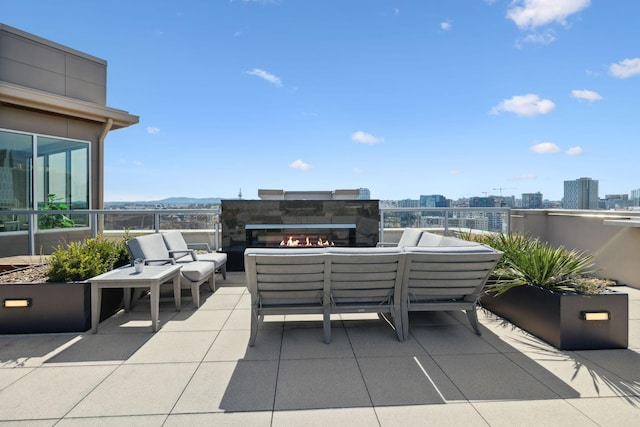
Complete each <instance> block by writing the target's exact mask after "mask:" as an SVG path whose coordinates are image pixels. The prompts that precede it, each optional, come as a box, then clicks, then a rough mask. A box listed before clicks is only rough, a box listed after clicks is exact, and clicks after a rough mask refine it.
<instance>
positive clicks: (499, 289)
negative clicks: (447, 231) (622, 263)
mask: <svg viewBox="0 0 640 427" xmlns="http://www.w3.org/2000/svg"><path fill="white" fill-rule="evenodd" d="M464 238H466V239H468V240H474V241H477V242H480V243H484V244H486V245H489V246H491V247H492V248H494V249H497V250H499V251H502V252H503V253H504V255H503V256H502V259H501V260H500V262H499V263H498V264H497V265H496V268H495V270H494V272H493V275H492V278H491V281H490V283H489V284H488V285H487V288H486V289H487V291H488V292H492V293H496V294H498V295H499V294H502V293H504V292H506V291H508V290H509V289H511V288H512V287H514V286H521V285H533V286H539V287H541V288H545V289H549V290H551V291H555V292H571V293H594V292H596V293H597V292H598V291H599V290H600V289H602V288H604V286H598V285H597V284H596V283H595V282H603V283H604V284H605V285H607V284H610V281H604V280H601V279H596V278H592V277H589V276H590V275H592V274H593V273H594V271H595V270H594V264H593V255H590V254H587V253H585V252H580V251H576V250H572V251H570V250H567V249H565V248H564V247H558V248H556V247H553V246H551V245H549V244H548V243H545V242H542V241H540V240H539V239H536V238H532V237H528V236H524V235H519V234H484V235H473V236H471V235H467V236H464ZM587 278H589V280H587Z"/></svg>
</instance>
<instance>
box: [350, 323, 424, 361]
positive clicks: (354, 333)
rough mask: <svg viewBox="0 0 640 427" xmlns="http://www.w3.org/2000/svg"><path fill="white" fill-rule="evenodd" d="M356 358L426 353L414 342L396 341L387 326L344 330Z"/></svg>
mask: <svg viewBox="0 0 640 427" xmlns="http://www.w3.org/2000/svg"><path fill="white" fill-rule="evenodd" d="M346 331H347V335H348V337H349V341H350V342H351V346H352V347H353V352H354V353H355V355H356V357H375V356H416V355H424V354H426V352H425V351H424V349H423V348H422V347H420V344H418V342H417V341H416V340H407V341H398V336H397V335H396V331H394V330H393V329H392V328H391V326H389V325H386V324H385V325H380V326H379V327H375V328H372V327H369V328H348V329H346Z"/></svg>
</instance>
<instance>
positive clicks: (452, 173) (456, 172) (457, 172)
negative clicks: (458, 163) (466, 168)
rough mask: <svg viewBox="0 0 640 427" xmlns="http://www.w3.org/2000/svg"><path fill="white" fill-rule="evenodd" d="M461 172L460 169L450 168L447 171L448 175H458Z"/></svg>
mask: <svg viewBox="0 0 640 427" xmlns="http://www.w3.org/2000/svg"><path fill="white" fill-rule="evenodd" d="M461 173H462V170H460V169H451V170H450V171H449V175H453V176H456V175H460V174H461Z"/></svg>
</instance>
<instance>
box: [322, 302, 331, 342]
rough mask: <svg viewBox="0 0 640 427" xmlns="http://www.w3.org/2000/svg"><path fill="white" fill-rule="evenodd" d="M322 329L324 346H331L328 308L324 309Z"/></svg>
mask: <svg viewBox="0 0 640 427" xmlns="http://www.w3.org/2000/svg"><path fill="white" fill-rule="evenodd" d="M322 328H323V330H324V342H325V343H326V344H331V312H330V310H329V306H326V307H325V308H324V313H323V316H322Z"/></svg>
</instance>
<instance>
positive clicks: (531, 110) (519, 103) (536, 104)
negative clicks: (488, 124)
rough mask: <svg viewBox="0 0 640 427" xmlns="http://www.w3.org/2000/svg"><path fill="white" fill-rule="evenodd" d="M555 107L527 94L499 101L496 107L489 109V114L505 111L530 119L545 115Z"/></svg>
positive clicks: (546, 100) (550, 102)
mask: <svg viewBox="0 0 640 427" xmlns="http://www.w3.org/2000/svg"><path fill="white" fill-rule="evenodd" d="M555 107H556V104H554V103H553V102H552V101H550V100H548V99H540V97H539V96H538V95H534V94H527V95H522V96H513V97H511V98H510V99H504V100H502V101H500V103H499V104H498V105H497V106H495V107H493V108H492V109H491V111H490V114H499V113H500V112H501V111H506V112H509V113H514V114H517V115H518V116H526V117H532V116H535V115H538V114H547V113H549V112H551V110H553V109H554V108H555Z"/></svg>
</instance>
